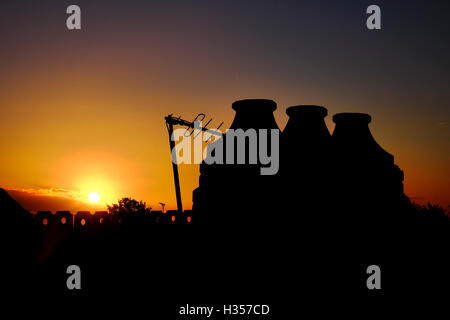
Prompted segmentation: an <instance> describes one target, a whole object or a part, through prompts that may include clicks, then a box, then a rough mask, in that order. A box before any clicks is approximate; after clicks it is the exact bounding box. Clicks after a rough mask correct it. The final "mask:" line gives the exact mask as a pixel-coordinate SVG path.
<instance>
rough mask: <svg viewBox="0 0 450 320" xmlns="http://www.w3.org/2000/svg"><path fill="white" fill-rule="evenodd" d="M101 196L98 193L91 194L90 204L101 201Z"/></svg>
mask: <svg viewBox="0 0 450 320" xmlns="http://www.w3.org/2000/svg"><path fill="white" fill-rule="evenodd" d="M100 198H101V197H100V195H99V194H98V193H97V192H91V193H89V195H88V200H89V202H93V203H98V202H99V201H100Z"/></svg>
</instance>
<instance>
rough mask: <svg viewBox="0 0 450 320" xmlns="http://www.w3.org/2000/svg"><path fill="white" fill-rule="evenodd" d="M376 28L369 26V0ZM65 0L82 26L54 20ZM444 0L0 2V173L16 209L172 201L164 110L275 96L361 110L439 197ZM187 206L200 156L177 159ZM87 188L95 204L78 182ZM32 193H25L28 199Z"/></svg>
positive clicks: (445, 109)
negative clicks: (377, 15)
mask: <svg viewBox="0 0 450 320" xmlns="http://www.w3.org/2000/svg"><path fill="white" fill-rule="evenodd" d="M374 3H376V4H378V5H379V6H380V7H381V12H382V30H379V31H369V30H368V29H367V28H366V25H365V23H366V18H367V15H366V13H365V11H366V8H367V6H368V5H370V4H374ZM70 4H77V5H79V6H80V7H81V11H82V30H78V31H69V30H67V28H66V18H67V16H68V15H67V14H66V8H67V6H68V5H70ZM449 13H450V6H449V4H448V1H406V0H405V1H390V2H389V1H375V2H374V1H345V4H343V1H331V0H330V1H242V0H241V1H230V0H229V1H194V0H192V1H150V0H147V1H143V0H142V1H137V0H126V1H125V0H123V1H101V0H97V1H81V0H79V1H61V0H60V1H39V2H38V1H6V0H3V1H1V2H0V39H1V50H0V150H1V157H0V187H3V188H5V189H7V190H16V191H15V192H14V194H15V195H16V196H17V197H19V198H20V199H21V200H19V201H20V202H21V203H22V204H23V205H24V206H25V207H26V209H29V210H32V211H35V210H47V209H48V210H65V209H69V210H80V209H85V208H88V209H90V208H103V207H104V206H105V204H106V203H111V202H114V201H116V200H118V199H119V198H120V197H124V196H129V197H133V198H136V199H138V200H143V201H146V202H147V204H149V205H150V206H152V207H153V208H154V209H160V205H159V204H158V203H159V202H165V203H167V208H169V209H173V208H175V207H176V200H175V192H174V186H173V174H172V166H171V162H170V153H169V151H170V150H169V145H168V136H167V130H166V127H165V123H164V116H165V115H167V114H170V113H173V114H174V115H181V116H182V117H183V118H185V119H193V118H194V117H195V115H196V114H197V113H200V112H203V113H205V114H206V115H207V117H208V118H211V117H212V118H213V121H212V125H216V124H218V123H220V122H221V121H224V122H225V123H224V127H228V126H229V125H230V123H231V121H232V119H233V117H234V111H233V110H232V109H231V103H232V102H233V101H235V100H239V99H245V98H267V99H273V100H275V101H276V102H277V104H278V110H277V111H275V117H276V119H277V122H278V125H279V127H280V128H281V129H283V128H284V126H285V124H286V121H287V116H286V114H285V109H286V108H287V107H288V106H291V105H297V104H315V105H323V106H325V107H327V108H328V114H329V116H328V117H327V119H326V122H327V125H328V128H329V129H330V132H332V130H333V128H334V125H333V123H332V121H331V116H332V115H333V114H335V113H338V112H365V113H369V114H370V115H371V116H372V119H373V121H372V123H371V125H370V128H371V130H372V134H373V135H374V137H375V139H376V140H377V141H378V143H379V144H380V145H381V146H382V147H383V148H385V149H386V150H387V151H388V152H390V153H391V154H393V155H394V156H395V162H396V163H397V164H398V165H399V166H400V168H401V169H402V170H403V171H404V172H405V181H404V184H405V192H406V194H407V195H408V196H409V197H411V198H412V199H413V200H414V201H416V202H421V203H424V202H428V201H430V202H432V203H436V204H439V205H441V206H443V207H445V208H447V207H448V205H449V204H450V123H449V122H450V90H449V84H450V62H449V49H450V42H449V39H448V34H449V31H450V30H449V25H450V24H449V22H448V17H449ZM180 170H181V171H180V180H181V191H182V198H183V202H184V203H183V204H184V207H185V209H189V208H190V207H191V206H192V190H193V189H194V188H196V187H197V186H198V175H199V168H198V165H182V166H181V168H180ZM93 191H95V192H98V193H99V194H100V195H101V197H102V198H101V200H100V202H99V203H98V204H96V205H94V204H88V202H87V199H88V194H89V193H90V192H93ZM27 199H28V200H27Z"/></svg>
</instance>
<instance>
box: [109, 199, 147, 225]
mask: <svg viewBox="0 0 450 320" xmlns="http://www.w3.org/2000/svg"><path fill="white" fill-rule="evenodd" d="M107 207H108V213H109V214H110V215H112V217H114V219H115V220H116V219H118V220H119V223H120V222H122V221H124V220H126V219H129V218H137V217H139V216H143V215H148V214H150V211H151V208H148V207H147V204H146V203H145V202H143V201H137V200H135V199H131V198H122V199H120V200H119V202H118V203H114V204H113V205H112V206H110V205H108V206H107Z"/></svg>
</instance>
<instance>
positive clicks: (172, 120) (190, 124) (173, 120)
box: [164, 113, 223, 213]
mask: <svg viewBox="0 0 450 320" xmlns="http://www.w3.org/2000/svg"><path fill="white" fill-rule="evenodd" d="M164 119H165V120H166V127H167V131H168V133H169V146H170V157H171V161H172V168H173V178H174V181H175V195H176V197H177V210H178V212H180V213H181V212H183V204H182V201H181V190H180V175H179V173H178V161H177V159H176V158H175V159H173V158H172V150H175V141H174V140H173V139H172V135H173V126H175V125H180V126H184V127H187V129H186V131H185V133H184V136H185V137H186V138H188V137H190V136H191V135H192V133H194V131H195V129H199V130H201V131H207V132H208V133H211V134H214V135H222V133H220V132H219V131H218V130H219V129H220V127H221V126H222V124H223V121H222V122H221V123H220V125H219V126H218V127H217V128H216V129H214V130H210V129H207V126H208V124H209V123H210V122H211V121H212V118H211V119H210V120H209V121H208V122H207V123H206V125H205V126H203V127H200V126H196V125H195V122H201V121H203V120H204V119H205V114H204V113H199V114H198V115H197V116H196V117H195V119H194V121H187V120H184V119H181V117H174V116H173V115H172V114H169V115H168V116H166V117H164ZM189 129H192V131H191V132H189ZM186 133H188V135H186ZM198 134H199V133H198ZM198 134H196V135H194V139H195V138H196V137H197V136H198ZM208 141H209V139H208ZM208 141H206V142H208ZM175 157H176V153H175Z"/></svg>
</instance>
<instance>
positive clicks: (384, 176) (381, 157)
mask: <svg viewBox="0 0 450 320" xmlns="http://www.w3.org/2000/svg"><path fill="white" fill-rule="evenodd" d="M333 121H334V122H335V123H336V127H335V129H334V132H333V136H332V139H333V145H334V155H333V159H334V160H335V164H334V169H335V170H334V171H335V174H334V179H335V181H334V187H335V195H336V197H337V198H336V200H337V203H338V204H339V206H338V207H339V208H340V209H341V210H343V211H344V210H345V211H346V212H349V213H353V214H355V216H356V217H352V219H357V220H358V219H359V218H361V219H365V218H370V219H372V218H375V219H378V220H382V219H385V218H387V219H392V218H395V217H394V216H392V215H391V214H390V213H394V214H397V215H398V214H399V212H401V210H402V209H405V208H406V206H408V204H409V199H408V198H407V197H406V196H405V194H404V193H403V171H401V170H400V168H399V167H398V166H397V165H395V164H394V156H393V155H391V154H390V153H388V152H387V151H385V150H384V149H383V148H382V147H381V146H380V145H379V144H378V143H377V142H376V141H375V139H374V138H373V136H372V134H371V132H370V129H369V123H370V122H371V117H370V115H368V114H363V113H339V114H336V115H334V116H333ZM399 210H400V211H399ZM367 213H368V214H367ZM370 213H373V214H374V215H375V216H372V217H370ZM382 215H391V216H388V217H387V216H384V217H382Z"/></svg>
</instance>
